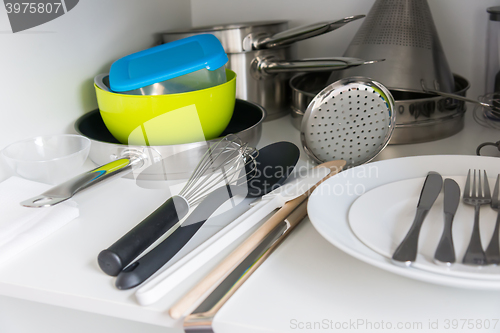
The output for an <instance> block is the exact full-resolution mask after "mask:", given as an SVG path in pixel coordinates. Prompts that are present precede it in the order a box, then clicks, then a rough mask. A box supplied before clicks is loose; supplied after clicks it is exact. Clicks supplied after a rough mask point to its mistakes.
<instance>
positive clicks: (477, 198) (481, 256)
mask: <svg viewBox="0 0 500 333" xmlns="http://www.w3.org/2000/svg"><path fill="white" fill-rule="evenodd" d="M478 176H479V177H477V183H478V186H477V192H476V170H474V178H473V180H472V192H471V186H470V183H471V170H469V173H468V174H467V180H466V181H465V189H464V196H463V202H464V203H465V204H466V205H472V206H474V227H473V229H472V236H471V238H470V242H469V246H468V247H467V251H465V255H464V259H463V260H462V262H463V263H464V264H467V265H484V264H486V254H485V253H484V251H483V246H482V245H481V235H480V234H479V210H480V208H481V205H486V204H489V203H490V202H491V195H490V186H489V185H488V176H486V171H484V192H483V190H482V186H481V170H478Z"/></svg>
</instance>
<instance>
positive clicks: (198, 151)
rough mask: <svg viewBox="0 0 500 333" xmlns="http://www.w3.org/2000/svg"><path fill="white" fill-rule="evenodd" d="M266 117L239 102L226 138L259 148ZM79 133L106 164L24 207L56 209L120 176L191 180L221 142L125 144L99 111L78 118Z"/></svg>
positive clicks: (98, 161)
mask: <svg viewBox="0 0 500 333" xmlns="http://www.w3.org/2000/svg"><path fill="white" fill-rule="evenodd" d="M265 117H266V111H265V109H264V108H263V107H261V106H260V105H257V104H254V103H251V102H247V101H243V100H239V99H237V100H236V105H235V108H234V113H233V117H232V118H231V121H230V123H229V125H228V127H227V128H226V130H225V131H224V133H223V134H222V136H225V135H228V134H236V135H237V136H238V137H239V138H240V139H241V140H242V141H243V142H246V143H248V145H249V146H252V147H255V146H256V145H257V143H258V142H259V140H260V137H261V134H262V122H263V121H264V119H265ZM75 130H76V131H77V132H78V133H79V134H81V135H83V136H85V137H87V138H89V139H90V140H91V143H92V145H91V148H90V153H89V158H90V159H91V161H92V162H94V163H96V164H98V165H102V164H104V165H102V166H100V167H98V168H96V169H93V170H91V171H89V172H86V173H84V174H81V175H79V176H76V177H74V178H72V179H70V180H68V181H67V182H65V183H63V184H60V185H58V186H56V187H54V188H52V189H51V190H49V191H47V192H45V193H43V194H42V195H41V196H38V197H35V198H32V199H29V200H27V201H24V202H22V203H21V204H22V205H24V206H27V207H47V206H53V205H55V204H58V203H59V202H62V201H65V200H67V199H69V198H71V197H72V196H73V195H75V194H76V193H77V192H80V191H81V190H84V189H86V188H88V187H90V186H93V185H94V184H97V183H100V182H102V181H104V180H109V179H111V178H114V177H117V176H119V177H121V176H125V177H126V178H133V179H138V180H146V181H147V180H179V179H187V178H189V176H190V175H191V173H192V172H193V170H194V169H195V168H196V166H197V165H198V163H199V161H200V160H201V158H202V157H203V155H204V154H205V152H206V151H207V149H208V147H209V145H211V144H213V143H214V142H216V141H218V140H219V139H214V140H211V141H208V142H194V143H187V144H180V145H170V146H134V145H124V144H121V143H119V142H118V141H117V140H116V139H115V138H114V137H113V136H112V135H111V133H110V132H109V131H108V129H107V128H106V125H104V122H103V120H102V118H101V115H100V113H99V110H94V111H91V112H89V113H86V114H85V115H83V116H81V117H80V118H78V120H77V121H76V122H75Z"/></svg>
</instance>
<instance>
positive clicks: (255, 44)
mask: <svg viewBox="0 0 500 333" xmlns="http://www.w3.org/2000/svg"><path fill="white" fill-rule="evenodd" d="M363 17H364V15H356V16H351V17H346V18H344V19H341V20H337V21H332V22H321V23H316V24H312V25H307V26H303V27H299V28H294V29H290V30H286V29H287V26H288V23H287V22H286V21H272V22H251V23H239V24H226V25H219V26H210V27H200V28H192V29H188V30H178V31H169V32H165V33H162V37H163V42H165V43H168V42H172V41H174V40H178V39H181V38H185V37H188V36H192V35H197V34H213V35H215V36H216V37H217V38H218V39H219V40H220V41H221V43H222V46H223V47H224V50H225V51H226V53H227V55H228V57H229V62H228V67H229V68H230V69H231V70H233V71H234V72H236V74H237V75H238V84H237V85H236V97H237V98H241V99H245V100H248V101H252V102H255V103H258V104H260V105H262V106H263V107H264V108H265V109H266V110H267V112H268V116H267V120H272V119H275V118H278V117H281V116H284V115H286V114H288V113H289V112H290V101H291V91H290V87H289V85H288V80H289V79H290V76H291V74H290V73H291V72H303V71H318V70H320V71H324V70H325V69H330V70H332V69H345V68H348V67H352V66H358V65H363V64H365V63H371V62H366V61H364V60H361V59H355V58H342V57H339V58H323V59H304V60H292V59H294V54H295V50H294V48H293V43H294V42H297V41H299V40H304V39H307V38H311V37H314V36H318V35H321V34H324V33H327V32H330V31H332V30H335V29H337V28H340V27H341V26H343V25H345V24H346V23H349V22H352V21H354V20H357V19H360V18H363Z"/></svg>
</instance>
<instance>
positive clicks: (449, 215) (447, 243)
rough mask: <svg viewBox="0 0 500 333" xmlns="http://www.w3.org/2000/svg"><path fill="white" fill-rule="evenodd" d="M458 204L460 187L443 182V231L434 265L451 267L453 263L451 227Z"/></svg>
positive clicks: (453, 252)
mask: <svg viewBox="0 0 500 333" xmlns="http://www.w3.org/2000/svg"><path fill="white" fill-rule="evenodd" d="M459 203H460V187H459V186H458V184H457V182H456V181H454V180H453V179H449V178H447V179H445V180H444V229H443V234H442V235H441V240H440V241H439V244H438V247H437V249H436V253H435V254H434V260H435V261H436V263H444V264H446V265H451V264H452V263H454V262H455V249H454V246H453V237H452V234H451V226H452V224H453V218H454V217H455V213H456V211H457V208H458V204H459Z"/></svg>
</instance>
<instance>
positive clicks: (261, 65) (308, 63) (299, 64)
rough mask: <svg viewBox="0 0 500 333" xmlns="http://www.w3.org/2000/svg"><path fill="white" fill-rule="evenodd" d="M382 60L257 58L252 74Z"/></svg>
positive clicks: (343, 66) (318, 69)
mask: <svg viewBox="0 0 500 333" xmlns="http://www.w3.org/2000/svg"><path fill="white" fill-rule="evenodd" d="M379 61H384V59H380V60H363V59H357V58H347V57H334V58H316V59H303V60H278V59H277V58H276V57H274V56H269V57H266V58H259V57H257V58H255V59H254V60H252V63H251V64H250V67H251V72H252V75H253V76H254V77H255V78H257V79H262V78H265V77H267V76H270V75H273V74H278V73H283V72H324V71H332V70H341V69H346V68H349V67H354V66H360V65H367V64H373V63H376V62H379Z"/></svg>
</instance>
